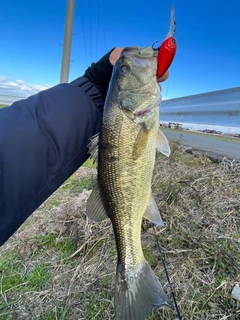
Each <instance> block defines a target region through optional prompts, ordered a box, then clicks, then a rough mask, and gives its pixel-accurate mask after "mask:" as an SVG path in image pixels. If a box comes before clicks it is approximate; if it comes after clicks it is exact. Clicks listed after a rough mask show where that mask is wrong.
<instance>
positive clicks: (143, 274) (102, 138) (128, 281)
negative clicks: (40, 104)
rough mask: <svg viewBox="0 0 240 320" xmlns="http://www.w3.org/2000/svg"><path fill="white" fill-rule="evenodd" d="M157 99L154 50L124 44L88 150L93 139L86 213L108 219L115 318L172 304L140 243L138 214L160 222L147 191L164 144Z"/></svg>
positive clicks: (129, 319) (135, 318)
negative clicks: (114, 261)
mask: <svg viewBox="0 0 240 320" xmlns="http://www.w3.org/2000/svg"><path fill="white" fill-rule="evenodd" d="M159 102H160V88H159V85H158V84H157V81H156V56H155V55H154V51H153V50H152V48H151V47H148V48H143V49H141V48H126V49H124V50H123V52H122V54H121V57H120V59H119V60H118V61H117V63H116V64H115V66H114V70H113V75H112V79H111V83H110V87H109V91H108V95H107V98H106V102H105V106H104V115H103V123H102V128H101V132H100V134H99V137H98V138H95V137H94V138H93V139H92V143H91V144H90V152H91V149H92V150H96V148H95V144H96V143H98V157H97V159H98V178H97V184H96V186H95V187H94V189H93V192H92V194H91V196H90V198H89V200H88V204H87V215H88V216H89V217H90V218H92V219H94V220H98V221H99V220H102V219H104V218H106V217H109V218H110V219H111V222H112V226H113V230H114V234H115V240H116V246H117V252H118V265H117V272H116V286H115V317H116V319H119V320H120V319H122V320H141V319H142V320H143V319H145V317H146V316H147V315H148V313H149V312H150V311H151V307H152V306H154V305H156V306H162V305H166V306H171V304H170V302H169V300H168V298H167V296H166V294H165V293H164V291H163V289H162V286H161V284H160V282H159V280H158V278H157V277H156V275H155V274H154V273H153V271H152V270H151V268H150V266H149V264H148V263H147V261H146V260H145V258H144V255H143V251H142V246H141V223H142V218H143V216H146V217H147V218H148V219H150V220H151V221H153V222H155V223H158V224H161V223H162V220H161V217H160V214H159V212H158V209H157V206H156V204H155V202H154V200H153V197H152V194H151V181H152V173H153V168H154V162H155V153H156V144H157V145H158V149H160V151H161V150H168V148H169V147H168V144H167V140H166V138H165V137H164V136H163V135H162V134H160V133H159V128H158V127H159ZM163 137H164V138H163ZM158 139H159V141H158V142H157V140H158ZM164 152H165V151H164ZM164 152H163V153H164ZM165 153H168V151H167V152H165ZM95 157H96V156H95ZM96 208H98V210H96Z"/></svg>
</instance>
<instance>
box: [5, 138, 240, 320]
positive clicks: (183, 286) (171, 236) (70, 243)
mask: <svg viewBox="0 0 240 320" xmlns="http://www.w3.org/2000/svg"><path fill="white" fill-rule="evenodd" d="M171 149H172V154H171V156H170V158H169V159H167V158H165V157H163V156H162V155H158V156H157V159H156V166H155V170H154V178H153V193H154V195H155V199H156V201H157V203H158V206H159V208H160V210H161V214H162V217H163V219H164V221H165V227H164V228H160V227H157V228H156V232H157V236H158V239H159V242H160V245H161V248H162V251H163V256H164V259H165V261H166V265H167V269H168V273H169V276H170V279H171V282H172V285H173V289H174V293H175V295H176V298H177V301H178V305H179V309H180V312H181V315H182V318H183V319H185V320H186V319H194V320H195V319H199V320H200V319H207V320H210V319H211V320H215V319H230V320H235V319H240V302H239V301H236V300H234V299H232V298H231V291H232V287H233V286H234V285H235V284H239V285H240V276H239V274H240V163H239V162H236V161H231V162H230V161H228V160H227V159H224V160H223V161H222V162H221V163H219V164H217V163H213V162H212V161H211V160H209V159H208V158H207V157H206V156H205V155H203V154H201V153H194V152H192V150H189V149H187V148H186V147H184V146H181V145H179V144H172V146H171ZM94 174H95V171H94V169H82V168H81V169H80V170H79V171H78V172H77V173H76V174H75V175H74V176H73V177H71V179H69V180H68V181H67V182H66V183H65V184H64V185H63V186H62V187H61V188H60V189H59V190H58V191H57V192H56V193H55V194H53V195H52V196H51V197H50V198H49V199H48V200H47V201H46V202H45V203H44V204H43V205H42V206H41V207H40V208H39V209H38V210H37V211H36V212H35V213H34V214H33V215H32V216H31V217H30V218H29V219H28V221H27V222H26V223H25V224H24V225H23V226H22V227H21V228H20V230H19V231H18V232H17V233H16V234H15V235H14V236H13V237H12V238H11V239H9V241H8V242H7V243H6V244H5V245H4V246H2V247H1V248H0V254H1V258H0V320H8V319H16V320H21V319H24V320H30V319H42V320H52V319H59V320H60V319H67V320H77V319H86V320H90V319H102V320H108V319H114V309H113V296H114V283H115V269H116V249H115V243H114V236H113V232H112V228H111V224H110V223H109V221H104V222H102V223H94V222H92V221H89V220H88V219H86V217H85V215H84V210H85V205H86V201H87V198H88V196H89V193H90V191H87V190H84V191H83V192H82V189H83V188H87V189H89V188H91V186H92V180H93V178H92V176H93V175H94ZM80 192H81V193H80ZM143 227H144V231H143V233H142V243H143V248H144V253H145V256H146V258H147V260H148V261H149V262H150V264H151V266H152V268H153V269H154V271H155V273H156V274H157V275H158V276H159V278H160V280H161V282H162V284H163V286H164V288H165V290H166V291H167V293H168V294H169V296H170V292H169V288H168V284H167V281H166V276H165V274H164V270H163V267H162V264H161V260H160V257H159V252H158V250H157V246H156V241H155V238H154V234H153V229H152V228H151V225H150V224H149V223H148V222H147V221H144V222H143ZM148 319H149V320H154V319H156V320H157V319H166V320H167V319H171V320H175V319H177V314H176V312H175V311H172V310H170V309H167V308H162V309H159V310H153V312H152V313H151V314H150V315H149V317H148Z"/></svg>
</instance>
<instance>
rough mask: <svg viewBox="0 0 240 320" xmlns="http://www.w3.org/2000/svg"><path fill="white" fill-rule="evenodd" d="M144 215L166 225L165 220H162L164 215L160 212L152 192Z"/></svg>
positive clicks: (154, 221) (160, 224) (152, 220)
mask: <svg viewBox="0 0 240 320" xmlns="http://www.w3.org/2000/svg"><path fill="white" fill-rule="evenodd" d="M143 217H144V218H146V219H148V220H150V221H151V222H153V223H155V224H157V225H159V226H164V222H163V220H162V217H161V215H160V212H159V210H158V207H157V204H156V202H155V200H154V198H153V195H152V193H151V194H150V200H149V203H148V206H147V209H146V211H145V213H144V215H143Z"/></svg>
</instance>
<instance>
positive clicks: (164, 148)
mask: <svg viewBox="0 0 240 320" xmlns="http://www.w3.org/2000/svg"><path fill="white" fill-rule="evenodd" d="M157 150H158V151H159V152H161V153H162V154H164V155H165V156H167V157H169V156H170V153H171V150H170V147H169V144H168V140H167V138H166V137H165V135H164V133H163V132H162V131H161V130H160V129H158V133H157Z"/></svg>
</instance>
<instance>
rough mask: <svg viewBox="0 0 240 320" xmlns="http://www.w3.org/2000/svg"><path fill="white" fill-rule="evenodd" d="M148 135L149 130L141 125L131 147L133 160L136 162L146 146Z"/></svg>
mask: <svg viewBox="0 0 240 320" xmlns="http://www.w3.org/2000/svg"><path fill="white" fill-rule="evenodd" d="M149 134H150V130H148V129H147V128H146V127H145V125H144V124H143V125H141V129H140V130H139V132H138V136H137V139H136V142H135V144H134V146H133V154H132V156H133V160H137V159H138V158H139V157H141V155H142V154H143V152H144V151H145V149H146V147H147V144H148V139H149Z"/></svg>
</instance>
